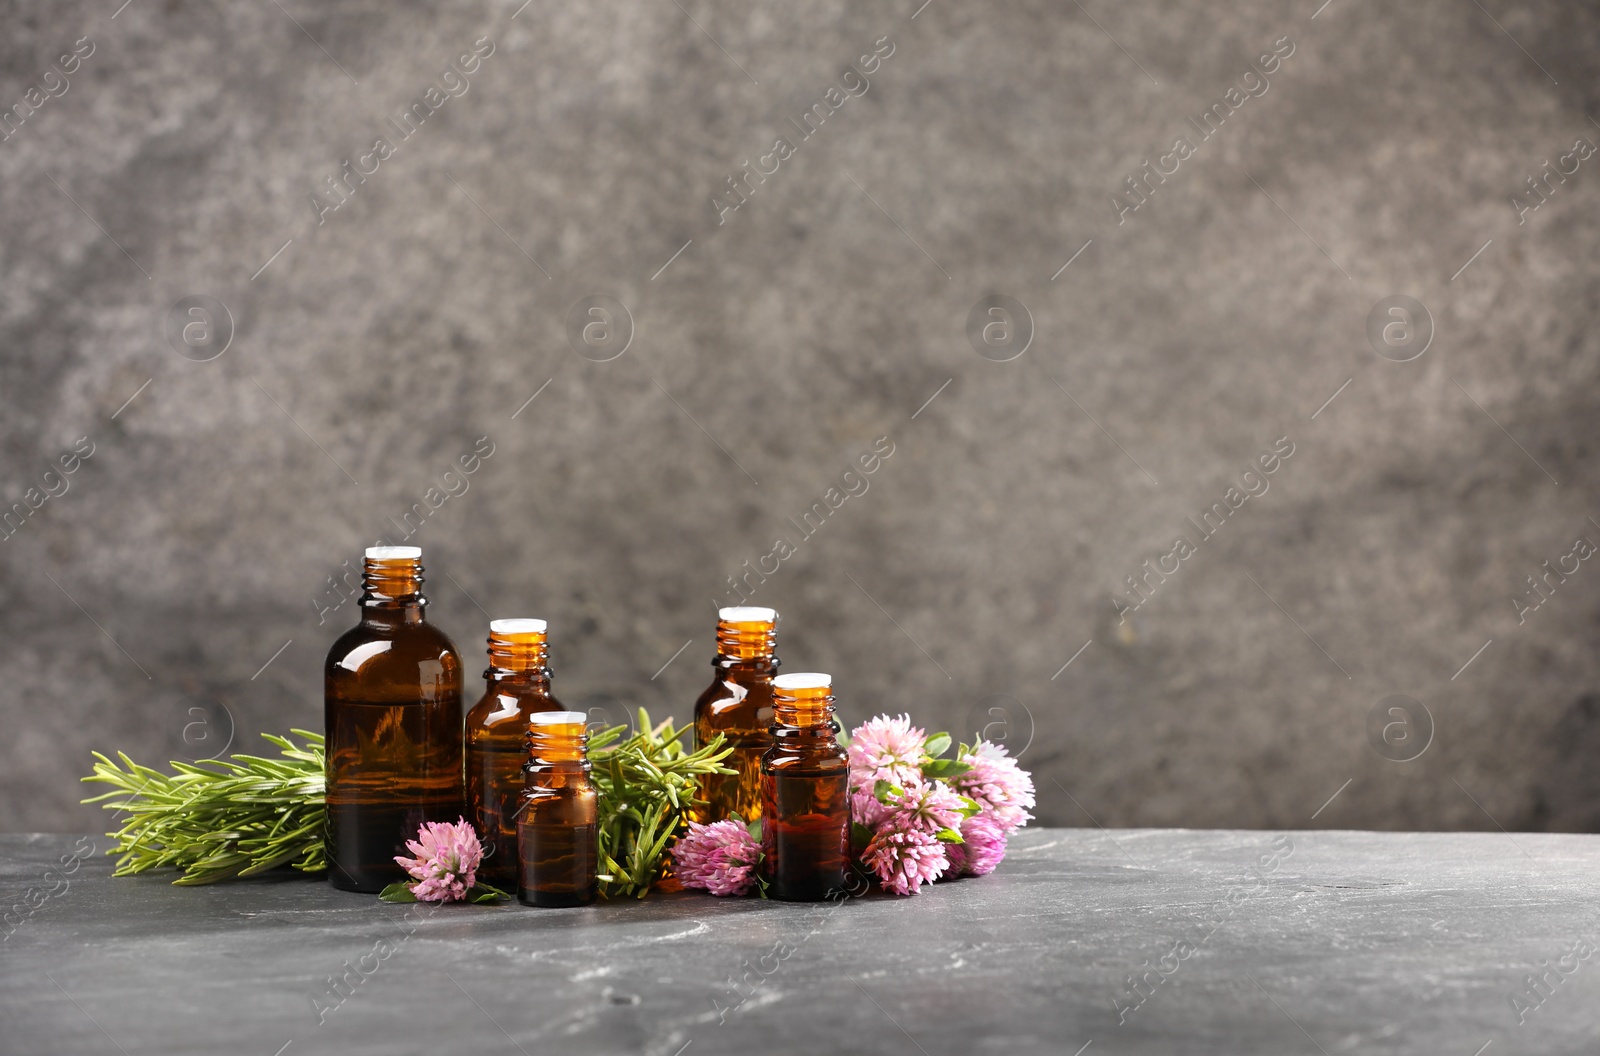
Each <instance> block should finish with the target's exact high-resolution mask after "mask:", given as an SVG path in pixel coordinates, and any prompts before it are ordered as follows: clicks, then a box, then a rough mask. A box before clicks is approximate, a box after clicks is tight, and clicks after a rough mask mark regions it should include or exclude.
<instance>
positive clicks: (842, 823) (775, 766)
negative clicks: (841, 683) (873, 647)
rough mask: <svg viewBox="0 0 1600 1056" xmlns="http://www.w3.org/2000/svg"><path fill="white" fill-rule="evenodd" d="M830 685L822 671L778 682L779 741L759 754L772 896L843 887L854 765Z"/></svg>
mask: <svg viewBox="0 0 1600 1056" xmlns="http://www.w3.org/2000/svg"><path fill="white" fill-rule="evenodd" d="M832 684H833V679H832V678H831V677H829V676H828V675H823V674H794V675H779V676H778V677H777V678H775V679H773V680H772V709H773V724H772V739H773V744H772V747H771V748H768V749H767V752H766V754H765V755H763V756H762V757H761V874H762V877H763V878H764V879H765V880H766V881H767V883H768V885H769V886H768V888H767V894H768V896H769V897H771V898H778V899H784V900H786V901H790V902H816V901H821V900H822V899H825V898H828V897H829V896H830V895H836V894H837V893H838V892H841V891H843V890H845V886H844V885H845V872H846V869H847V868H848V865H849V857H850V768H849V763H848V761H847V758H846V756H845V752H844V749H843V748H841V747H840V746H839V724H838V722H836V721H835V720H834V717H833V696H832V694H831V693H830V692H829V689H830V687H831V686H832Z"/></svg>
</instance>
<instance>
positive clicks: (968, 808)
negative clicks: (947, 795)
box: [961, 796, 983, 818]
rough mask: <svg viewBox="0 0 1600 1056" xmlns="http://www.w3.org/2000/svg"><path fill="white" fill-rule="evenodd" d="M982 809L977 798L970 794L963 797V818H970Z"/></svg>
mask: <svg viewBox="0 0 1600 1056" xmlns="http://www.w3.org/2000/svg"><path fill="white" fill-rule="evenodd" d="M982 809H983V807H982V806H981V805H980V804H979V803H978V801H977V800H975V799H972V798H970V797H968V796H962V797H961V816H962V817H963V818H970V817H972V816H973V815H974V814H976V813H978V811H980V810H982Z"/></svg>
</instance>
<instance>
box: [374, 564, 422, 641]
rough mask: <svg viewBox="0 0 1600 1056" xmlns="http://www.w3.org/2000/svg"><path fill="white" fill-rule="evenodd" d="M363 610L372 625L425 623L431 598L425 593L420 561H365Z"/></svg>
mask: <svg viewBox="0 0 1600 1056" xmlns="http://www.w3.org/2000/svg"><path fill="white" fill-rule="evenodd" d="M362 580H363V582H362V587H363V592H362V595H361V609H362V614H363V618H364V619H366V620H367V621H368V622H370V623H378V624H391V625H392V624H399V623H421V622H423V620H424V618H425V616H424V611H423V610H424V609H426V608H427V605H428V599H427V598H426V597H424V596H423V594H422V561H421V559H419V558H389V559H384V560H375V559H373V558H366V559H364V563H363V566H362Z"/></svg>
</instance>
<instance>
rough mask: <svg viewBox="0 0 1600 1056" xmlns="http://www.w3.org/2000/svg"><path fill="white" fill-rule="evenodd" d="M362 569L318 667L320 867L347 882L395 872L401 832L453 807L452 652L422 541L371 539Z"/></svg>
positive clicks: (456, 777)
mask: <svg viewBox="0 0 1600 1056" xmlns="http://www.w3.org/2000/svg"><path fill="white" fill-rule="evenodd" d="M365 580H366V582H365V592H364V593H363V594H362V595H361V622H360V623H359V624H357V625H356V626H354V627H352V628H350V630H348V631H346V632H345V633H344V634H342V635H340V636H339V640H338V641H336V642H334V643H333V648H332V649H330V650H329V651H328V661H327V664H326V665H325V666H324V668H323V686H324V693H323V717H324V723H325V728H326V733H327V760H328V763H327V779H328V793H327V802H328V806H327V830H326V842H327V853H328V879H329V880H330V881H331V882H332V883H333V885H334V886H335V887H340V888H344V889H345V890H347V891H379V890H382V889H383V887H384V886H385V885H387V884H389V883H392V882H394V881H396V880H403V879H405V871H404V870H402V869H401V868H400V866H398V865H396V864H395V862H394V857H395V855H397V854H406V853H408V852H407V851H406V849H405V841H406V840H408V839H414V838H415V837H416V834H417V829H418V828H419V827H420V826H421V824H422V823H423V822H425V821H455V820H456V818H457V817H458V816H459V815H460V813H461V811H462V808H463V803H462V788H461V721H462V715H461V657H460V656H459V655H457V653H456V647H455V646H454V645H453V644H451V642H450V639H449V638H447V637H446V636H445V634H444V632H443V631H441V630H439V629H438V628H437V627H434V626H433V625H432V624H429V623H428V622H427V620H426V619H425V618H424V615H423V612H424V609H425V608H426V607H427V604H428V601H427V599H426V598H424V597H423V596H422V551H421V550H419V549H417V548H416V547H414V546H376V547H372V548H370V549H369V550H367V553H366V563H365Z"/></svg>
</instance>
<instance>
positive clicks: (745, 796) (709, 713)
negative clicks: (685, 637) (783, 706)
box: [693, 606, 778, 822]
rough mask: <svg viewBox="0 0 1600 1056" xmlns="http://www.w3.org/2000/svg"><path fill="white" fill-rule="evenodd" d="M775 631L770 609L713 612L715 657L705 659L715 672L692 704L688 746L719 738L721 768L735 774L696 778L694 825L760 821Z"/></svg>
mask: <svg viewBox="0 0 1600 1056" xmlns="http://www.w3.org/2000/svg"><path fill="white" fill-rule="evenodd" d="M777 630H778V613H777V612H776V611H775V610H773V609H765V608H760V607H758V606H736V607H730V608H725V609H719V610H717V655H716V656H715V657H713V658H712V660H711V666H713V667H715V668H716V669H717V674H716V677H715V678H714V679H713V680H712V682H711V685H710V686H709V687H708V688H707V689H706V691H705V692H704V693H702V694H700V699H699V700H698V701H696V702H695V705H694V744H695V747H696V748H704V747H705V746H706V745H707V744H708V743H709V742H710V741H711V739H712V738H713V737H715V736H716V735H717V734H719V733H720V734H722V736H723V737H724V738H725V743H726V744H727V745H728V746H729V747H731V748H733V754H732V755H730V756H728V758H727V759H726V760H724V762H723V765H724V766H727V767H729V768H730V769H733V770H736V771H738V772H737V773H734V774H707V775H706V776H704V777H702V778H701V779H700V796H701V798H702V799H704V800H706V805H705V806H703V807H696V808H695V810H694V811H693V814H694V820H696V821H703V822H713V821H721V820H723V819H724V818H726V817H728V816H729V815H730V814H738V815H739V817H740V818H741V819H742V820H744V821H746V822H751V821H758V820H760V818H761V788H760V784H761V756H762V754H763V753H764V752H766V750H767V748H768V747H770V746H771V744H772V735H771V733H770V732H769V727H770V726H771V725H772V676H773V675H774V674H776V673H777V671H778V657H777V655H776V654H775V653H774V652H773V647H774V644H775V643H776V641H777Z"/></svg>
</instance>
